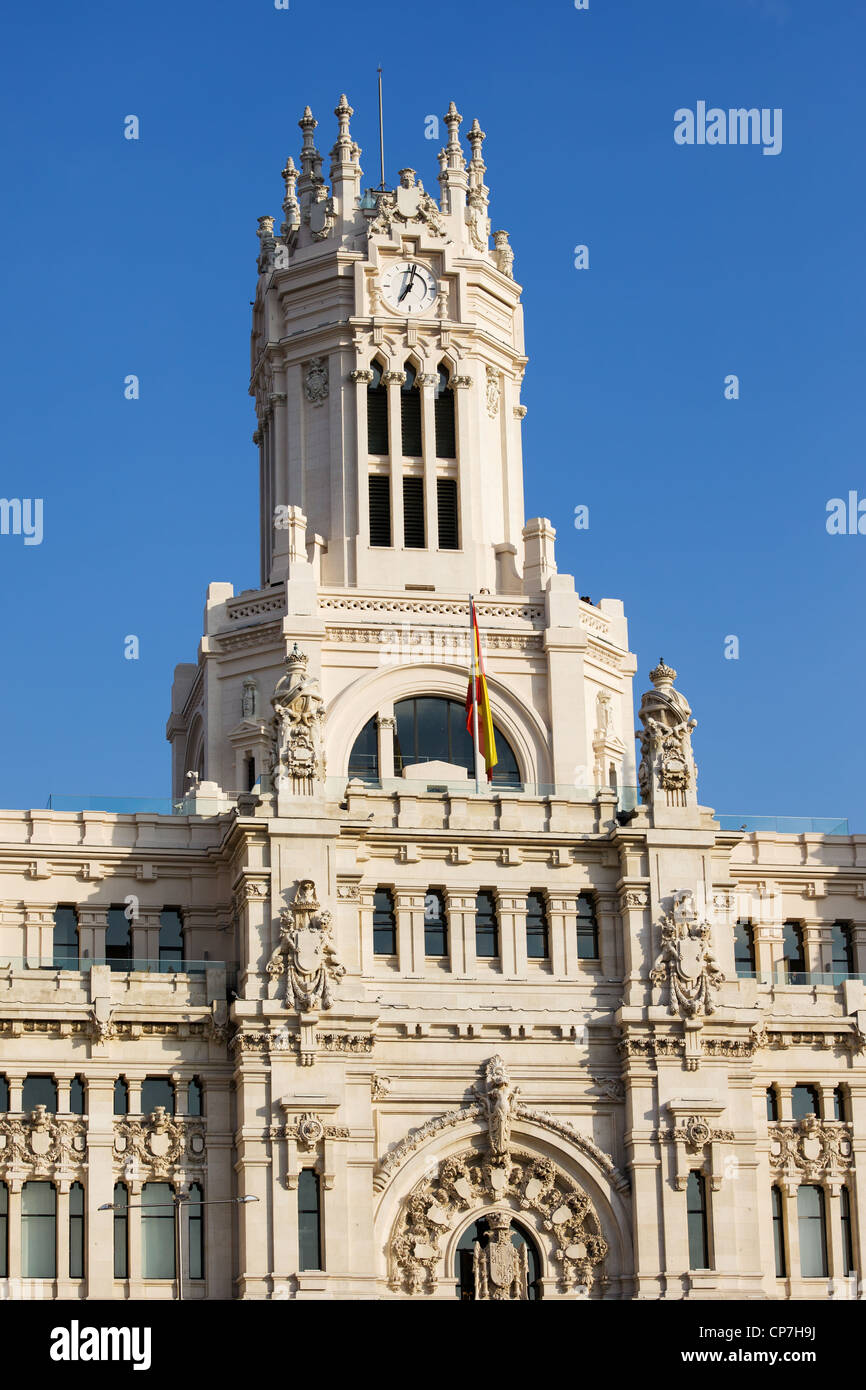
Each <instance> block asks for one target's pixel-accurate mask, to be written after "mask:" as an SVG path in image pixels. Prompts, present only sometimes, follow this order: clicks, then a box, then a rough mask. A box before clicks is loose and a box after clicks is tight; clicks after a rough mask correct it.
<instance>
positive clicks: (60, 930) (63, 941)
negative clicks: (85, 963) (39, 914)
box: [54, 907, 78, 970]
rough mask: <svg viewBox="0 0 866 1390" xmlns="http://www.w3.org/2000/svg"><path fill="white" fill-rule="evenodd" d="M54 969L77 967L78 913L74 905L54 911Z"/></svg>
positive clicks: (72, 968) (73, 968) (74, 968)
mask: <svg viewBox="0 0 866 1390" xmlns="http://www.w3.org/2000/svg"><path fill="white" fill-rule="evenodd" d="M54 969H55V970H77V969H78V914H77V913H76V911H75V908H74V907H58V908H57V909H56V910H55V912H54Z"/></svg>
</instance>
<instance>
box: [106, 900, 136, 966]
mask: <svg viewBox="0 0 866 1390" xmlns="http://www.w3.org/2000/svg"><path fill="white" fill-rule="evenodd" d="M127 911H128V908H125V907H112V908H109V911H108V926H107V927H106V930H105V959H106V960H107V961H108V964H109V965H110V966H111V969H112V970H121V971H124V970H131V969H132V964H131V962H132V931H131V929H130V922H129V918H128V917H127V915H126V914H127Z"/></svg>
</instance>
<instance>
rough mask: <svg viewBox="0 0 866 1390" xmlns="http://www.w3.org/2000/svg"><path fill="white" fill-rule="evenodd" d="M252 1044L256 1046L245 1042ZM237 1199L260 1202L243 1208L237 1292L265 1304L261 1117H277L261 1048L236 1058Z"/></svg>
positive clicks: (266, 1228)
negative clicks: (246, 1198)
mask: <svg viewBox="0 0 866 1390" xmlns="http://www.w3.org/2000/svg"><path fill="white" fill-rule="evenodd" d="M241 1041H242V1042H243V1041H249V1042H252V1040H251V1039H250V1040H246V1039H244V1040H241ZM234 1078H235V1095H236V1116H237V1120H236V1123H237V1129H238V1135H239V1137H238V1141H237V1159H236V1168H237V1175H238V1176H237V1187H238V1196H239V1197H245V1196H253V1197H257V1198H258V1201H256V1202H251V1203H249V1204H246V1203H244V1204H240V1205H239V1206H238V1292H239V1295H240V1297H241V1298H264V1297H266V1296H267V1294H268V1292H269V1284H270V1282H271V1281H270V1277H269V1271H270V1270H272V1269H273V1245H272V1240H271V1236H272V1232H273V1210H272V1206H271V1172H270V1170H271V1157H270V1153H269V1148H270V1141H265V1140H264V1139H263V1138H262V1117H266V1123H268V1125H269V1123H270V1121H271V1119H274V1120H276V1119H277V1117H276V1116H274V1115H273V1113H272V1107H271V1100H270V1087H269V1084H268V1080H269V1066H268V1060H267V1057H266V1055H265V1054H264V1053H263V1052H262V1050H261V1047H260V1046H259V1044H258V1042H255V1043H254V1044H253V1045H252V1046H248V1047H246V1048H244V1047H241V1048H239V1050H238V1051H237V1053H236V1065H235V1073H234Z"/></svg>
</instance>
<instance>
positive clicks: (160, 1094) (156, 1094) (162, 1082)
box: [141, 1076, 174, 1115]
mask: <svg viewBox="0 0 866 1390" xmlns="http://www.w3.org/2000/svg"><path fill="white" fill-rule="evenodd" d="M159 1105H161V1106H163V1107H164V1108H165V1111H166V1114H168V1115H173V1114H174V1087H173V1086H172V1084H171V1082H170V1081H169V1079H168V1077H167V1076H146V1077H145V1078H144V1081H143V1082H142V1083H141V1112H142V1114H143V1115H150V1114H152V1113H153V1111H154V1110H156V1108H157V1106H159Z"/></svg>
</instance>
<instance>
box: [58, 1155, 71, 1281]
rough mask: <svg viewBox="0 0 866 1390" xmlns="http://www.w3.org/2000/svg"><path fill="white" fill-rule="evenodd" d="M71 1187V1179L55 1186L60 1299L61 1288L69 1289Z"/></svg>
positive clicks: (60, 1179) (64, 1179) (62, 1179)
mask: <svg viewBox="0 0 866 1390" xmlns="http://www.w3.org/2000/svg"><path fill="white" fill-rule="evenodd" d="M69 1187H70V1179H69V1178H58V1180H57V1181H56V1182H55V1184H54V1190H55V1193H56V1202H57V1206H56V1211H57V1222H56V1226H57V1243H56V1250H57V1284H58V1290H57V1293H58V1297H60V1298H62V1297H63V1296H64V1295H63V1293H62V1292H61V1287H62V1286H63V1285H66V1286H67V1289H68V1285H69ZM67 1296H68V1295H67Z"/></svg>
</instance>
